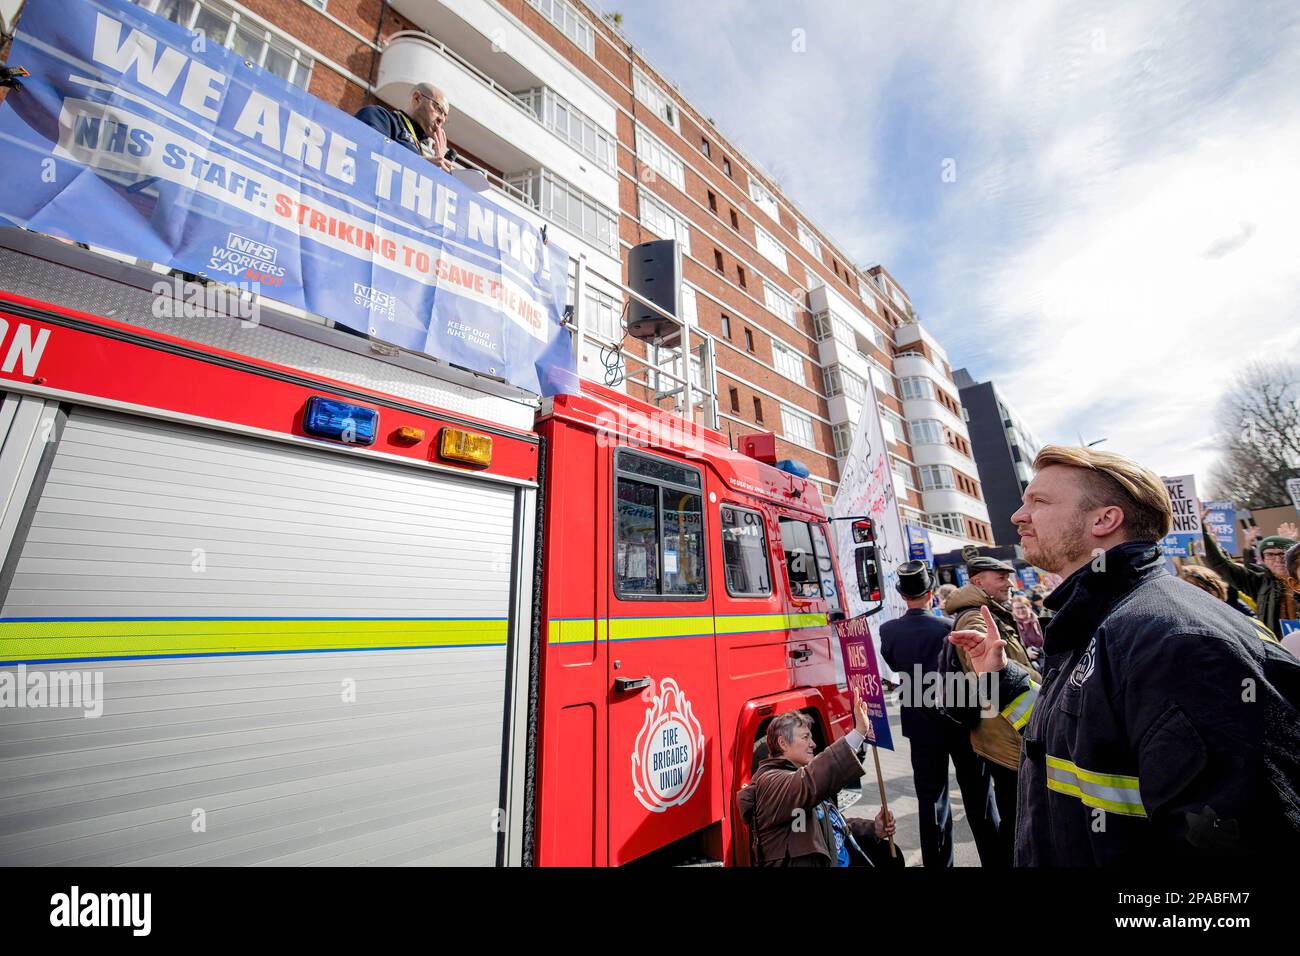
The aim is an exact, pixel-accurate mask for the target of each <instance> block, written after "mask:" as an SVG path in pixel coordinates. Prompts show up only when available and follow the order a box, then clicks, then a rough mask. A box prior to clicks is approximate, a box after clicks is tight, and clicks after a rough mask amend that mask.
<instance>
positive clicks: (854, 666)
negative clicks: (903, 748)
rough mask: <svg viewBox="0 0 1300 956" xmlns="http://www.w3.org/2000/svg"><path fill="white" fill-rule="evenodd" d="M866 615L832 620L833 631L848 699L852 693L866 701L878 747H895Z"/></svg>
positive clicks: (888, 748)
mask: <svg viewBox="0 0 1300 956" xmlns="http://www.w3.org/2000/svg"><path fill="white" fill-rule="evenodd" d="M867 620H868V616H867V615H866V614H859V615H858V616H857V617H851V618H849V619H848V620H847V621H836V622H835V633H836V634H837V635H838V636H839V639H840V654H841V656H842V658H843V661H844V675H845V677H846V678H847V681H848V686H849V691H850V699H851V698H852V695H853V694H856V695H857V696H858V697H859V698H861V699H862V700H864V701H866V703H867V714H868V716H869V718H870V720H871V730H872V734H873V736H874V738H875V739H874V740H872V743H874V744H875V745H876V746H877V747H884V748H885V749H886V750H893V749H894V737H893V735H892V734H891V733H890V732H889V712H888V711H887V710H886V709H885V688H884V686H883V685H882V684H881V683H880V667H879V666H878V665H877V664H876V648H875V644H873V643H872V640H871V628H870V627H869V626H868V624H867Z"/></svg>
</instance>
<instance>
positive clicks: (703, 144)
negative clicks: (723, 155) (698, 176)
mask: <svg viewBox="0 0 1300 956" xmlns="http://www.w3.org/2000/svg"><path fill="white" fill-rule="evenodd" d="M700 152H701V153H703V154H704V155H705V156H708V155H709V141H708V140H707V139H705V138H704V137H703V136H701V137H700Z"/></svg>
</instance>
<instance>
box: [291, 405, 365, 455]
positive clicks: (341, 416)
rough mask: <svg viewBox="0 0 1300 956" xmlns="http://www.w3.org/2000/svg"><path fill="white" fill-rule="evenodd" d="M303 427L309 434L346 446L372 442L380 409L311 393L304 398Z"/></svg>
mask: <svg viewBox="0 0 1300 956" xmlns="http://www.w3.org/2000/svg"><path fill="white" fill-rule="evenodd" d="M302 429H303V431H305V432H307V434H309V435H316V436H317V437H319V438H328V439H330V440H331V441H339V442H343V443H344V444H348V445H373V444H374V443H375V435H376V434H378V432H379V412H378V411H377V410H375V409H373V408H366V407H365V406H364V405H349V404H348V403H347V402H340V401H338V400H337V399H333V398H325V397H323V396H321V395H313V396H312V397H311V398H309V399H307V408H306V410H305V411H304V412H303V416H302Z"/></svg>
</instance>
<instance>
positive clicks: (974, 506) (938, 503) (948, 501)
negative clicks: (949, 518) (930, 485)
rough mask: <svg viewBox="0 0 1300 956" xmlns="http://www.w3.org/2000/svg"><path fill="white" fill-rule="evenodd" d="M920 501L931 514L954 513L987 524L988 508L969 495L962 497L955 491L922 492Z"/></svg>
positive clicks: (942, 489)
mask: <svg viewBox="0 0 1300 956" xmlns="http://www.w3.org/2000/svg"><path fill="white" fill-rule="evenodd" d="M921 501H922V503H923V504H924V506H925V510H926V511H928V512H930V513H931V514H946V513H950V512H954V511H955V512H958V513H960V514H964V515H967V516H969V517H971V518H974V519H975V520H976V521H982V522H984V523H985V524H988V522H989V509H988V506H987V505H985V504H984V502H982V501H976V500H975V499H974V498H972V497H971V496H970V495H964V494H962V493H961V492H960V491H957V490H956V489H945V488H940V489H935V490H933V491H923V492H921Z"/></svg>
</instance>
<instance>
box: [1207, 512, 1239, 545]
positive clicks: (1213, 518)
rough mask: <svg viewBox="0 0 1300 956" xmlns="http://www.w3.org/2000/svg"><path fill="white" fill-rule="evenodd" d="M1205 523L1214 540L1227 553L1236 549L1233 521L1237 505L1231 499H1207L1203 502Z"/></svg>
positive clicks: (1235, 532)
mask: <svg viewBox="0 0 1300 956" xmlns="http://www.w3.org/2000/svg"><path fill="white" fill-rule="evenodd" d="M1205 507H1206V514H1205V525H1206V527H1207V528H1209V529H1210V534H1211V535H1213V536H1214V540H1215V541H1217V542H1218V544H1219V547H1221V548H1222V549H1223V550H1224V551H1226V552H1227V553H1228V554H1235V553H1236V551H1237V529H1236V527H1235V524H1234V522H1235V521H1236V516H1237V506H1236V504H1234V503H1233V502H1231V501H1207V502H1206V503H1205Z"/></svg>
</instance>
